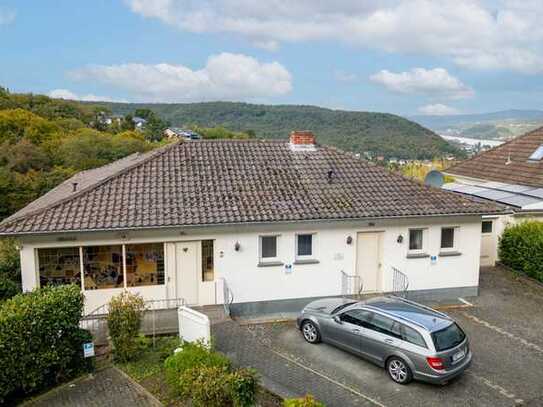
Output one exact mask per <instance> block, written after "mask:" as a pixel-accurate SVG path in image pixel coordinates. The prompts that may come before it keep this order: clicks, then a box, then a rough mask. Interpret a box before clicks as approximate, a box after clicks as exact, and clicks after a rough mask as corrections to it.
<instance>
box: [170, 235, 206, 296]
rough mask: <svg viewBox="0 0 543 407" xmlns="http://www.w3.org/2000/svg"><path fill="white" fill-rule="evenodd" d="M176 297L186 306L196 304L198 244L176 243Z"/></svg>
mask: <svg viewBox="0 0 543 407" xmlns="http://www.w3.org/2000/svg"><path fill="white" fill-rule="evenodd" d="M175 246H176V258H177V267H176V277H177V283H176V285H177V297H178V298H183V299H184V300H185V303H186V304H187V305H196V304H198V285H199V281H200V279H199V275H200V273H199V267H198V266H199V261H198V259H199V252H200V242H181V243H176V245H175Z"/></svg>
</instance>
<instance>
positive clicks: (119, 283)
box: [83, 245, 124, 290]
mask: <svg viewBox="0 0 543 407" xmlns="http://www.w3.org/2000/svg"><path fill="white" fill-rule="evenodd" d="M122 259H123V253H122V246H120V245H119V246H89V247H83V269H84V271H85V289H86V290H96V289H98V288H117V287H124V278H123V261H122Z"/></svg>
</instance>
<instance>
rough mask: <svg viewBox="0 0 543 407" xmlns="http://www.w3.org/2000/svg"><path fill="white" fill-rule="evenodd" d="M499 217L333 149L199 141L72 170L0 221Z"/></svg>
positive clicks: (36, 228)
mask: <svg viewBox="0 0 543 407" xmlns="http://www.w3.org/2000/svg"><path fill="white" fill-rule="evenodd" d="M74 182H77V183H78V184H79V187H78V189H77V190H76V191H75V192H72V189H71V188H72V183H74ZM501 211H502V209H501V208H499V207H497V206H496V205H495V204H493V203H489V202H474V201H473V200H470V199H468V198H465V197H463V196H461V195H459V194H456V193H452V192H448V191H444V190H441V189H436V188H431V187H428V186H425V185H422V184H419V183H417V182H414V181H411V180H408V179H407V178H404V177H402V176H399V175H396V174H392V173H390V172H388V171H386V170H385V169H383V168H380V167H377V166H374V165H372V164H370V163H368V162H366V161H364V160H361V159H358V158H356V157H354V156H353V155H351V154H348V153H345V152H343V151H340V150H337V149H335V148H332V147H323V146H317V148H316V149H314V150H313V151H295V150H293V149H292V148H291V146H290V144H289V143H288V142H285V141H279V140H277V141H264V140H202V141H197V142H194V143H174V144H171V145H168V146H166V147H164V148H162V149H159V150H155V151H153V152H151V153H147V154H145V155H141V156H131V157H127V158H125V159H123V160H120V161H117V162H116V163H113V164H110V165H108V166H106V167H102V168H99V169H95V170H91V171H86V172H83V173H80V174H78V175H76V176H75V177H74V178H72V179H70V180H68V181H66V182H64V183H63V184H61V185H60V186H59V187H57V188H55V189H54V190H53V191H51V192H49V193H48V194H46V195H45V196H44V197H42V198H40V199H39V200H37V201H35V202H33V203H32V204H30V205H29V206H28V207H26V208H24V209H23V210H21V211H19V212H18V213H16V214H15V215H13V216H11V217H10V218H9V219H7V220H5V221H4V222H2V223H1V224H0V234H24V233H29V234H33V233H52V232H68V231H93V230H112V229H138V228H162V227H174V226H196V225H221V224H236V223H268V222H282V221H283V222H284V221H313V220H347V219H364V218H388V217H419V216H439V215H465V214H486V213H496V212H501Z"/></svg>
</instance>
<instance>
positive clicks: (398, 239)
mask: <svg viewBox="0 0 543 407" xmlns="http://www.w3.org/2000/svg"><path fill="white" fill-rule="evenodd" d="M396 241H397V242H398V243H401V242H403V236H402V235H399V236H398V238H397V239H396Z"/></svg>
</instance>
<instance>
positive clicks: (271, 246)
mask: <svg viewBox="0 0 543 407" xmlns="http://www.w3.org/2000/svg"><path fill="white" fill-rule="evenodd" d="M277 240H278V236H260V262H261V263H271V262H277V261H278V260H279V256H278V252H277Z"/></svg>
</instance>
